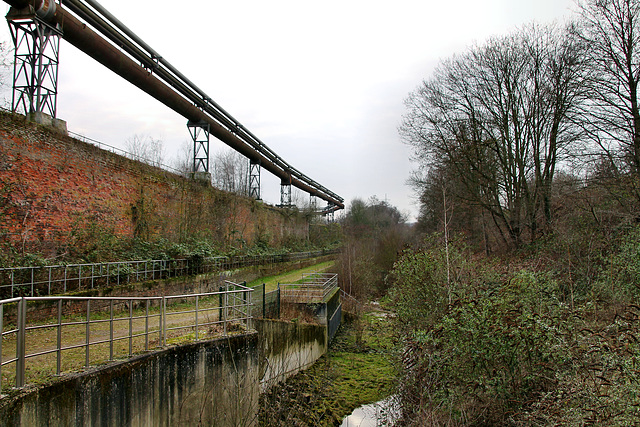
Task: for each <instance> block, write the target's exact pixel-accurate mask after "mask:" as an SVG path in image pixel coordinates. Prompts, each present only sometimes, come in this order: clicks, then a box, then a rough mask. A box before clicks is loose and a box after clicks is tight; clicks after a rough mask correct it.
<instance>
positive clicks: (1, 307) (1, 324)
mask: <svg viewBox="0 0 640 427" xmlns="http://www.w3.org/2000/svg"><path fill="white" fill-rule="evenodd" d="M3 321H4V304H0V397H2V339H3V338H4V335H2V332H4V322H3Z"/></svg>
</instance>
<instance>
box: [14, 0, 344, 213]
mask: <svg viewBox="0 0 640 427" xmlns="http://www.w3.org/2000/svg"><path fill="white" fill-rule="evenodd" d="M4 1H5V2H6V3H8V4H9V5H11V6H12V7H14V8H16V9H26V8H30V10H32V11H33V12H34V13H36V14H37V15H38V16H39V17H40V18H41V19H43V20H44V21H46V22H48V23H49V24H52V25H58V26H59V27H60V28H61V29H62V34H63V35H62V37H63V38H64V39H65V40H67V41H68V42H69V43H71V44H72V45H74V46H75V47H76V48H78V49H79V50H80V51H82V52H84V53H85V54H87V55H89V56H90V57H92V58H93V59H95V60H96V61H98V62H99V63H100V64H102V65H104V66H105V67H107V68H108V69H110V70H111V71H113V72H114V73H116V74H118V75H119V76H120V77H122V78H124V79H125V80H127V81H129V82H130V83H132V84H133V85H135V86H137V87H138V88H140V89H142V90H143V91H145V92H146V93H147V94H149V95H150V96H152V97H154V98H155V99H157V100H158V101H160V102H162V103H163V104H164V105H166V106H167V107H169V108H171V109H172V110H174V111H175V112H177V113H178V114H180V115H182V116H183V117H185V118H187V119H188V120H190V121H192V122H196V123H197V122H206V123H208V124H209V125H210V132H211V134H213V135H214V136H215V137H216V138H218V139H220V140H221V141H222V142H224V143H225V144H227V145H228V146H230V147H231V148H233V149H234V150H236V151H238V152H239V153H241V154H242V155H244V156H245V157H247V158H249V159H250V160H252V161H254V162H260V164H261V165H262V167H263V168H265V169H266V170H267V171H269V172H271V173H272V174H273V175H275V176H276V177H278V178H280V179H281V180H282V181H289V182H291V185H293V186H295V187H297V188H299V189H301V190H303V191H305V192H307V193H310V194H317V195H318V197H320V198H321V199H323V200H325V201H327V202H330V203H334V204H335V205H337V206H340V207H341V208H343V207H344V205H343V203H342V202H341V201H340V200H337V199H336V198H334V197H331V196H330V195H327V194H324V193H322V194H318V191H317V189H315V188H313V187H311V186H309V185H307V184H306V183H304V182H302V181H301V180H299V179H297V178H293V177H291V175H290V174H289V173H288V172H287V171H285V170H282V169H280V168H279V167H278V166H277V165H276V164H274V163H273V162H272V161H271V160H270V159H267V158H266V157H264V156H263V155H262V154H260V153H259V152H258V151H257V150H255V149H254V148H252V147H251V146H249V145H248V144H246V143H245V142H243V141H242V140H241V139H239V138H238V137H236V136H235V135H234V134H233V133H231V132H230V131H228V130H227V129H226V128H224V127H223V126H221V125H220V124H219V123H218V122H216V121H215V120H214V119H213V118H212V117H210V116H209V115H207V114H205V113H204V112H203V111H202V110H200V109H199V108H197V107H196V106H195V105H193V104H192V103H190V102H189V101H187V100H186V99H185V98H183V97H182V96H180V95H179V94H178V93H176V92H175V91H174V90H172V89H171V88H170V87H169V86H167V85H166V84H164V83H163V82H162V81H161V80H159V79H158V78H156V77H155V76H154V75H153V74H151V72H149V71H147V70H145V69H144V68H142V67H140V66H139V65H138V64H137V63H135V62H134V61H132V60H131V59H130V58H129V57H128V56H126V55H124V54H123V53H122V52H121V51H120V50H118V49H117V48H116V47H115V46H113V45H112V44H111V43H109V42H107V41H106V40H105V39H103V38H102V37H101V36H100V35H98V34H97V33H95V32H94V31H93V30H91V29H90V28H89V27H87V25H86V24H84V23H82V22H81V21H79V20H78V19H77V18H76V17H75V16H73V15H72V14H70V13H68V12H67V11H66V10H65V9H64V8H62V7H61V6H59V5H56V4H55V2H54V1H53V0H4Z"/></svg>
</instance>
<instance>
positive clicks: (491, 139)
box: [400, 26, 581, 246]
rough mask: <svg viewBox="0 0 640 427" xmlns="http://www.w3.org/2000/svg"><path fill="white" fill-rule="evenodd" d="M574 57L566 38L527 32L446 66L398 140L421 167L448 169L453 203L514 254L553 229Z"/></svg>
mask: <svg viewBox="0 0 640 427" xmlns="http://www.w3.org/2000/svg"><path fill="white" fill-rule="evenodd" d="M576 49H577V47H576V46H575V44H574V43H573V42H572V39H571V38H569V37H568V33H567V32H566V31H564V30H558V29H557V28H555V27H537V26H530V27H527V28H525V29H523V30H520V31H518V32H516V33H514V34H511V35H509V36H506V37H496V38H493V39H491V40H490V41H489V42H487V43H486V44H485V45H483V46H475V47H473V48H471V49H469V51H467V52H466V53H464V54H462V55H459V56H456V57H454V58H452V59H449V60H446V61H443V62H442V63H441V64H440V66H439V67H438V68H437V70H436V72H435V73H434V76H433V77H432V78H431V79H430V80H426V81H424V82H423V84H422V85H421V86H420V87H419V88H418V89H417V90H416V91H415V92H413V93H412V94H410V96H409V98H408V99H407V101H406V105H407V109H408V112H407V114H406V115H405V117H404V120H403V123H402V125H401V127H400V134H401V136H402V138H403V140H404V141H405V142H406V143H408V144H410V145H412V146H413V147H414V150H415V155H416V158H417V159H418V160H419V161H420V162H421V163H422V167H423V169H424V170H425V171H428V170H430V169H434V168H436V169H440V170H450V171H451V173H450V174H449V173H447V175H451V176H452V177H454V178H455V179H457V180H458V181H459V182H460V184H459V185H456V186H454V188H456V189H457V193H456V194H455V195H456V196H457V197H458V198H459V199H462V200H465V202H466V203H471V204H473V205H476V206H479V207H480V208H482V209H483V210H484V211H485V212H486V213H487V214H488V215H489V216H490V218H491V220H492V222H493V223H494V225H495V227H496V229H497V230H498V232H499V234H500V235H501V236H503V239H504V240H505V241H506V242H508V243H510V244H513V245H515V246H518V245H519V244H520V243H521V242H522V238H523V236H524V235H525V232H528V235H529V236H530V237H531V238H532V239H533V238H535V237H536V236H537V233H538V228H539V223H540V222H541V221H542V223H543V225H544V226H545V228H548V227H549V224H550V222H551V207H550V203H551V201H550V200H551V198H550V194H551V185H552V182H553V177H554V174H555V171H556V167H557V165H558V163H559V162H560V161H561V160H562V158H563V156H564V155H565V154H566V153H567V152H568V149H569V148H570V146H571V144H572V143H574V142H575V140H576V138H575V135H576V132H575V130H574V129H575V126H573V124H572V120H571V118H572V116H573V115H574V111H575V110H576V106H577V104H578V103H579V99H580V95H579V94H580V89H579V88H580V85H579V84H578V79H579V76H580V74H579V73H578V72H577V70H578V69H579V67H580V64H581V62H580V60H579V58H580V55H579V53H578V52H577V50H576ZM460 189H462V190H463V191H460Z"/></svg>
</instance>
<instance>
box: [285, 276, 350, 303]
mask: <svg viewBox="0 0 640 427" xmlns="http://www.w3.org/2000/svg"><path fill="white" fill-rule="evenodd" d="M337 287H338V275H337V274H333V273H309V274H303V275H302V279H301V280H300V282H299V283H287V284H280V285H279V288H280V292H281V298H282V300H283V301H287V302H312V303H313V302H324V301H325V300H326V298H327V297H328V296H329V294H331V292H333V290H334V289H336V288H337Z"/></svg>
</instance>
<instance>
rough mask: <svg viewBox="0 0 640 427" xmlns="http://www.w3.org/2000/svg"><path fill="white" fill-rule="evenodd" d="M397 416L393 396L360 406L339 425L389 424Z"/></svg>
mask: <svg viewBox="0 0 640 427" xmlns="http://www.w3.org/2000/svg"><path fill="white" fill-rule="evenodd" d="M398 418H399V414H398V406H397V401H396V397H395V396H390V397H387V398H386V399H384V400H381V401H379V402H376V403H372V404H370V405H364V406H361V407H359V408H357V409H355V410H354V411H353V413H352V414H351V415H349V416H348V417H347V418H345V419H344V420H343V421H342V424H341V427H377V426H390V425H392V424H393V422H394V421H395V420H397V419H398Z"/></svg>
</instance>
